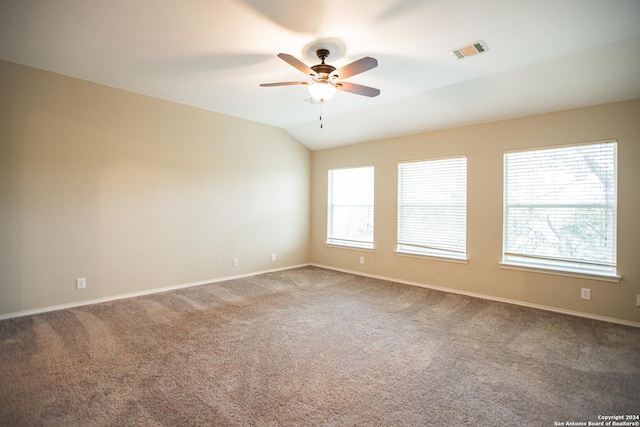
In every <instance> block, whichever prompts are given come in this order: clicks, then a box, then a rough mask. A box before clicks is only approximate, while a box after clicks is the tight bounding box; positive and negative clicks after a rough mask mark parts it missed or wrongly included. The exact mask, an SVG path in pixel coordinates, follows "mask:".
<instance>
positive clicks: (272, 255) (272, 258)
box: [271, 252, 276, 261]
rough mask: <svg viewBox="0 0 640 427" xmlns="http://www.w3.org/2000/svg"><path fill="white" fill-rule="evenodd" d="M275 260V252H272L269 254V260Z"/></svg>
mask: <svg viewBox="0 0 640 427" xmlns="http://www.w3.org/2000/svg"><path fill="white" fill-rule="evenodd" d="M275 260H276V253H275V252H274V253H272V254H271V261H275Z"/></svg>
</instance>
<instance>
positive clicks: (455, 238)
mask: <svg viewBox="0 0 640 427" xmlns="http://www.w3.org/2000/svg"><path fill="white" fill-rule="evenodd" d="M467 164H468V162H467V157H466V156H455V157H446V158H438V159H426V160H412V161H406V162H400V163H398V201H397V203H398V204H397V208H398V216H397V242H396V244H397V246H396V251H395V253H396V254H398V255H409V256H419V257H428V258H436V259H441V260H446V261H455V262H464V263H466V262H467ZM443 177H444V178H443ZM416 180H420V182H419V183H417V182H416ZM416 185H419V186H420V187H422V188H421V189H420V190H419V191H417V190H415V186H416ZM411 187H413V189H411ZM418 192H419V194H416V193H418ZM409 209H411V210H412V212H413V213H414V214H415V213H417V214H418V215H420V216H427V217H428V216H430V215H431V216H432V215H438V214H439V213H440V214H441V213H442V212H444V211H443V209H444V210H447V209H449V212H453V213H454V215H445V216H442V215H440V216H439V217H438V218H437V221H435V222H437V225H435V224H434V225H433V228H431V229H430V230H434V231H440V232H441V233H442V232H444V231H446V230H447V229H449V230H450V232H449V233H446V234H445V233H443V234H440V235H437V233H433V234H431V233H430V231H429V230H424V229H423V230H421V231H419V232H417V233H414V234H412V233H411V228H412V227H416V228H417V227H418V226H419V225H420V224H421V222H420V221H418V222H417V223H416V218H415V216H413V215H411V214H410V213H409ZM431 220H432V221H434V219H433V218H432V219H431Z"/></svg>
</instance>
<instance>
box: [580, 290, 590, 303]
mask: <svg viewBox="0 0 640 427" xmlns="http://www.w3.org/2000/svg"><path fill="white" fill-rule="evenodd" d="M580 298H582V299H587V300H590V299H591V289H589V288H582V289H580Z"/></svg>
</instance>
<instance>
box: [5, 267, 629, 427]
mask: <svg viewBox="0 0 640 427" xmlns="http://www.w3.org/2000/svg"><path fill="white" fill-rule="evenodd" d="M639 413H640V329H635V328H631V327H625V326H620V325H614V324H609V323H603V322H598V321H592V320H587V319H582V318H575V317H570V316H565V315H560V314H556V313H549V312H544V311H538V310H533V309H528V308H524V307H518V306H512V305H508V304H502V303H496V302H490V301H484V300H479V299H474V298H469V297H465V296H460V295H455V294H449V293H444V292H438V291H433V290H428V289H422V288H417V287H411V286H407V285H402V284H397V283H391V282H386V281H382V280H375V279H370V278H364V277H359V276H355V275H350V274H345V273H340V272H335V271H330V270H325V269H320V268H315V267H304V268H298V269H292V270H286V271H281V272H275V273H268V274H262V275H259V276H255V277H251V278H247V279H238V280H232V281H227V282H222V283H215V284H210V285H205V286H199V287H194V288H188V289H183V290H179V291H173V292H167V293H162V294H155V295H151V296H145V297H139V298H132V299H128V300H120V301H115V302H110V303H104V304H97V305H92V306H85V307H81V308H75V309H69V310H62V311H57V312H52V313H46V314H41V315H35V316H29V317H23V318H17V319H11V320H5V321H2V322H0V424H1V425H10V426H40V425H42V426H121V425H122V426H124V425H143V426H190V425H194V426H196V425H197V426H205V425H207V426H208V425H215V426H254V425H255V426H315V425H317V426H420V425H435V426H448V425H474V426H475V425H480V426H498V425H501V426H502V425H518V426H553V425H554V422H567V421H584V422H587V421H597V420H598V415H607V416H610V415H620V414H639Z"/></svg>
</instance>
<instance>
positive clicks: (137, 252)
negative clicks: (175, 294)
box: [0, 62, 311, 315]
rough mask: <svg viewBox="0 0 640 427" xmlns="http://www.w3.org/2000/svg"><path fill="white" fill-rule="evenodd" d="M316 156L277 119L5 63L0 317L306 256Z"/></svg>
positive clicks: (0, 93) (1, 72)
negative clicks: (82, 281)
mask: <svg viewBox="0 0 640 427" xmlns="http://www.w3.org/2000/svg"><path fill="white" fill-rule="evenodd" d="M310 157H311V155H310V152H309V150H308V149H307V148H306V147H304V146H303V145H301V144H300V143H299V142H298V141H296V140H295V139H294V138H292V137H291V136H290V135H288V134H287V133H286V132H284V131H282V130H280V129H277V128H273V127H270V126H266V125H262V124H258V123H254V122H250V121H246V120H242V119H237V118H233V117H229V116H225V115H221V114H216V113H212V112H207V111H204V110H199V109H195V108H191V107H186V106H183V105H179V104H174V103H170V102H166V101H162V100H158V99H153V98H150V97H146V96H142V95H137V94H133V93H130V92H125V91H121V90H117V89H113V88H109V87H105V86H101V85H97V84H93V83H89V82H85V81H81V80H77V79H72V78H68V77H64V76H60V75H57V74H53V73H48V72H44V71H40V70H36V69H33V68H27V67H22V66H19V65H16V64H11V63H7V62H0V315H3V314H7V313H16V312H20V311H26V310H32V309H39V308H43V307H48V306H55V305H59V304H67V303H75V302H79V301H84V300H92V299H96V298H104V297H109V296H114V295H120V294H125V293H131V292H138V291H146V290H150V289H153V288H161V287H166V286H174V285H180V284H186V283H192V282H198V281H203V280H208V279H215V278H220V277H228V276H233V275H240V274H246V273H250V272H255V271H262V270H268V269H276V268H281V267H286V266H291V265H297V264H301V263H306V262H308V248H309V218H310V215H309V204H310V202H309V191H310ZM273 252H275V253H276V254H277V257H278V259H277V261H275V262H272V261H271V254H272V253H273ZM234 257H238V258H239V261H240V262H239V265H238V266H237V267H233V262H232V260H233V258H234ZM77 277H86V278H87V281H88V286H87V289H86V290H82V291H79V290H76V289H75V279H76V278H77Z"/></svg>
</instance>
